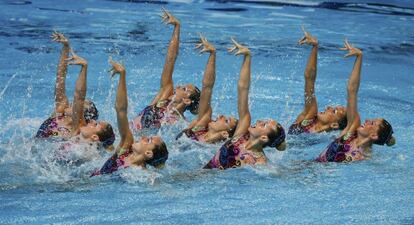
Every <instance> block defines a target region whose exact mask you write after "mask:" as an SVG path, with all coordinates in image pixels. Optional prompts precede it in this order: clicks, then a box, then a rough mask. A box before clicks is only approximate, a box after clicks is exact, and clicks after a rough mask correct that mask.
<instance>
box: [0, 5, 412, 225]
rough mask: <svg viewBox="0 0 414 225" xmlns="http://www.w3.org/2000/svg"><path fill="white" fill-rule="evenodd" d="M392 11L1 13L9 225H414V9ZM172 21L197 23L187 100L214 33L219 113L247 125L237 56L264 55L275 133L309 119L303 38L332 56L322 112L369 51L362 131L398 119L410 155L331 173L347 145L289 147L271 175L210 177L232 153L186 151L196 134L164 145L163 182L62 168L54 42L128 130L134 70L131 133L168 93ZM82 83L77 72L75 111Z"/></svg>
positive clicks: (0, 90)
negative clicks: (124, 116)
mask: <svg viewBox="0 0 414 225" xmlns="http://www.w3.org/2000/svg"><path fill="white" fill-rule="evenodd" d="M379 2H380V3H381V4H365V3H363V2H362V1H359V3H358V4H346V3H333V2H330V3H329V2H325V3H323V2H318V1H312V2H309V1H295V2H293V3H292V2H288V1H284V2H270V1H266V2H250V3H246V2H245V3H243V2H226V1H206V2H202V1H195V2H194V3H191V2H190V1H188V2H187V1H177V2H170V3H166V2H160V1H146V2H141V1H137V2H135V1H133V2H129V1H98V0H89V1H47V0H45V1H33V2H31V1H18V0H14V1H13V0H5V1H1V2H0V11H1V14H0V21H1V24H2V26H1V28H0V47H1V49H2V52H1V55H2V56H1V57H0V124H1V128H0V199H1V200H0V224H53V223H56V224H109V223H125V224H140V223H142V224H170V223H172V224H187V223H191V224H414V213H413V212H414V175H413V172H414V164H413V163H412V160H413V159H414V153H413V150H414V149H413V147H414V146H413V144H412V141H413V136H414V122H413V119H414V118H413V113H412V112H413V111H414V97H413V93H414V81H413V71H414V63H413V57H414V25H413V24H414V4H412V3H411V2H410V1H391V2H386V1H379ZM377 3H378V1H377ZM161 7H165V8H167V9H168V10H170V11H172V12H173V13H174V15H176V16H177V17H178V18H179V19H180V20H181V22H182V29H181V46H180V55H179V57H178V60H177V63H176V68H175V73H174V81H175V83H176V84H180V83H194V84H197V85H198V86H200V84H201V79H202V73H203V70H204V66H205V63H206V61H207V56H205V55H202V56H200V55H198V54H197V52H196V51H194V50H193V48H194V43H195V42H196V41H197V37H198V32H201V33H203V34H204V35H205V36H206V37H207V39H208V40H209V41H210V42H212V43H214V44H215V45H216V47H217V48H218V54H217V79H216V86H215V88H214V95H213V103H212V104H213V108H214V112H215V113H216V114H232V115H236V114H237V111H236V98H235V96H236V82H237V79H238V73H239V70H240V65H241V60H242V59H241V58H240V57H237V58H236V57H234V56H231V55H229V54H227V53H226V52H225V47H227V46H228V45H229V40H230V39H229V37H231V36H234V37H236V38H237V39H238V40H239V41H240V42H241V43H244V44H246V45H248V46H250V48H251V50H252V52H253V54H254V55H253V63H252V87H251V92H250V105H251V112H252V115H253V119H254V120H255V119H258V118H263V117H272V118H275V119H277V120H278V121H279V122H280V123H282V124H283V125H284V126H285V127H287V126H288V125H289V124H290V123H291V122H292V121H293V120H294V118H295V117H296V115H297V114H298V113H299V112H300V110H301V107H302V104H303V97H302V96H303V82H304V81H303V70H304V67H305V63H306V60H307V57H308V54H309V52H310V49H309V47H300V46H298V45H297V44H296V42H297V40H298V39H299V38H300V37H301V36H302V33H301V30H300V25H304V26H305V27H306V28H307V29H308V30H309V31H310V32H311V33H312V34H313V35H315V36H316V37H318V39H319V41H320V51H319V62H318V67H319V68H318V78H317V84H316V86H317V96H318V102H319V106H320V107H321V108H322V107H323V106H325V105H328V104H345V101H346V90H345V85H346V81H347V79H348V75H349V73H350V71H351V68H352V64H353V60H352V59H344V58H343V55H344V53H343V52H340V51H338V48H339V47H340V46H341V45H342V42H343V39H344V38H345V37H347V38H348V39H349V40H350V42H351V43H353V44H355V45H356V46H358V47H360V48H362V49H363V51H364V63H363V72H362V83H361V87H360V92H359V109H360V113H361V116H362V118H363V119H365V118H373V117H374V118H375V117H380V116H381V117H385V118H387V120H389V121H390V122H391V123H392V124H393V127H394V130H395V136H396V137H397V144H396V145H395V146H393V147H390V148H387V147H381V146H375V147H374V151H373V155H372V158H371V159H369V160H366V161H362V162H357V163H352V164H316V163H313V162H312V160H313V159H314V158H315V157H316V156H317V155H318V154H319V153H320V152H321V151H322V149H323V148H324V147H325V146H326V145H327V144H328V143H329V141H330V140H332V137H333V136H334V135H335V133H330V134H320V135H318V136H317V137H316V138H315V141H314V142H315V143H314V144H313V145H311V146H308V145H305V144H304V143H303V141H300V140H297V139H293V138H291V137H288V141H289V148H288V150H287V151H286V152H283V153H275V152H273V151H270V150H269V151H266V153H267V155H268V157H269V158H270V161H271V162H270V163H269V165H267V166H264V167H254V168H250V167H247V168H239V169H232V170H227V171H214V170H213V171H203V170H201V169H200V168H201V167H202V166H203V165H204V164H205V163H206V162H207V161H208V160H209V159H210V158H211V157H212V155H213V154H214V152H215V150H216V149H217V146H207V145H199V144H194V143H191V142H189V141H185V140H184V141H180V142H175V141H173V139H174V136H175V134H176V133H177V132H178V131H179V130H180V129H181V128H183V127H185V125H186V123H180V124H178V125H174V126H171V127H166V128H163V129H162V130H161V131H160V132H159V133H160V134H161V135H162V136H163V137H164V139H165V140H166V142H167V145H168V148H169V151H170V159H169V161H168V163H167V166H166V168H165V169H164V170H162V171H155V170H152V169H150V170H149V171H141V170H139V169H126V170H123V171H120V172H119V173H117V174H115V175H113V176H102V177H95V178H92V179H91V178H89V174H90V171H92V170H93V169H94V168H97V167H100V166H101V165H102V164H103V162H104V161H105V159H106V158H107V157H108V155H105V154H99V153H93V154H92V155H91V156H88V157H90V159H92V160H89V161H87V162H84V163H75V164H63V163H59V162H56V161H55V160H53V157H52V155H53V151H54V150H55V149H56V146H55V145H54V144H53V143H39V142H35V141H33V140H32V137H33V135H34V133H35V132H36V131H37V128H38V127H39V125H40V123H41V122H42V121H43V120H44V119H45V118H47V116H48V115H49V114H50V113H51V112H52V110H53V99H54V98H53V89H54V82H55V74H56V64H57V61H58V56H59V51H60V45H59V44H56V43H52V42H51V40H50V38H49V36H50V34H51V33H52V31H53V30H58V31H61V32H63V33H65V34H66V35H67V36H68V37H69V38H70V40H71V43H72V46H73V47H74V49H75V50H76V51H77V52H78V54H79V55H80V56H83V57H85V58H86V59H87V60H88V61H89V71H88V72H89V73H88V94H87V95H88V96H89V97H90V98H92V99H93V100H94V102H95V103H97V105H98V107H99V109H100V112H101V119H104V120H108V121H111V122H112V124H114V125H115V124H116V117H115V110H114V108H113V106H114V102H115V101H114V98H115V87H116V82H117V81H115V80H114V81H111V80H110V79H109V75H108V73H107V69H108V68H109V66H108V64H107V58H108V56H109V55H112V56H113V57H114V58H115V59H117V60H123V61H124V63H125V65H126V67H127V72H128V74H127V80H128V89H129V100H130V110H129V111H130V112H129V116H130V118H132V117H133V116H134V115H135V114H136V113H137V112H139V110H140V109H142V108H143V107H144V106H145V105H146V104H148V102H149V101H150V100H151V99H152V97H153V96H154V94H155V93H156V92H157V89H158V85H159V77H160V74H161V70H162V65H163V62H164V57H165V53H166V45H167V43H168V40H169V38H170V35H171V32H172V29H171V27H166V26H164V25H162V24H161V23H160V17H159V14H160V8H161ZM77 73H78V68H75V67H70V69H69V76H68V80H67V85H68V88H67V91H68V96H70V98H71V97H72V95H73V89H74V82H75V79H76V76H77ZM188 118H189V119H191V118H192V116H191V115H189V114H188Z"/></svg>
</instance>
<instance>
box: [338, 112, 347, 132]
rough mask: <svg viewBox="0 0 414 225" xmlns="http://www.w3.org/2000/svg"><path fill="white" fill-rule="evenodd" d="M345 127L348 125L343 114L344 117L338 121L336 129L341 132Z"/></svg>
mask: <svg viewBox="0 0 414 225" xmlns="http://www.w3.org/2000/svg"><path fill="white" fill-rule="evenodd" d="M347 125H348V117H347V116H346V114H345V116H343V117H342V118H340V119H339V121H338V129H339V130H343V129H345V128H346V126H347Z"/></svg>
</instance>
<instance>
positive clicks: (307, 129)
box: [288, 117, 317, 135]
mask: <svg viewBox="0 0 414 225" xmlns="http://www.w3.org/2000/svg"><path fill="white" fill-rule="evenodd" d="M316 121H317V119H316V117H314V118H313V119H304V120H302V122H300V123H294V124H292V125H290V127H289V132H288V134H293V135H298V134H302V133H313V132H312V131H311V129H312V128H313V127H314V126H315V125H316Z"/></svg>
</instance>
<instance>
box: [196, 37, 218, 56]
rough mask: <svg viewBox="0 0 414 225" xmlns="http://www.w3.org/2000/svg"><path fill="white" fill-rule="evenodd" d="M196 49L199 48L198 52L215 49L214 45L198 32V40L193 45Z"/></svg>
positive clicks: (211, 51)
mask: <svg viewBox="0 0 414 225" xmlns="http://www.w3.org/2000/svg"><path fill="white" fill-rule="evenodd" d="M195 48H196V49H201V50H200V54H201V53H203V52H210V53H213V52H215V51H216V48H215V47H214V45H212V44H210V42H208V41H207V39H206V38H205V37H204V36H203V35H201V34H200V42H198V43H197V44H196V46H195Z"/></svg>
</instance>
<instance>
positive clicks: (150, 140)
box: [132, 136, 168, 168]
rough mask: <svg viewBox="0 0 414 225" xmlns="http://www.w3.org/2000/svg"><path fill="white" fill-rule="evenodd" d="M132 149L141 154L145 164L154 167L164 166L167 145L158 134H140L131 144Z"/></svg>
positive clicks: (166, 156)
mask: <svg viewBox="0 0 414 225" xmlns="http://www.w3.org/2000/svg"><path fill="white" fill-rule="evenodd" d="M132 151H134V153H135V154H137V155H139V156H142V157H143V158H144V159H145V164H148V165H151V166H153V167H155V168H161V167H162V166H164V164H165V162H166V161H167V159H168V150H167V146H166V145H165V142H164V141H163V140H162V138H161V137H160V136H151V137H146V136H142V137H141V139H140V140H139V141H137V142H135V143H134V144H133V145H132Z"/></svg>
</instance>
